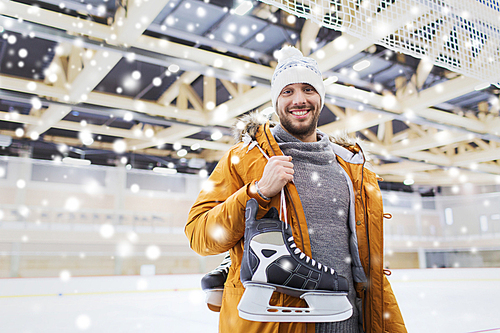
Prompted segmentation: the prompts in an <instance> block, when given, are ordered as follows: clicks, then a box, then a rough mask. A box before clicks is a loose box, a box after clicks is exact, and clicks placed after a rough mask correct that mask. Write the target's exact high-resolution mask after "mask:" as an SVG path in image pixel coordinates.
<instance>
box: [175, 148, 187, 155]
mask: <svg viewBox="0 0 500 333" xmlns="http://www.w3.org/2000/svg"><path fill="white" fill-rule="evenodd" d="M187 153H188V152H187V150H186V149H181V150H178V151H177V155H178V156H179V157H183V156H186V155H187Z"/></svg>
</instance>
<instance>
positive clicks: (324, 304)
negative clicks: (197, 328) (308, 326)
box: [238, 283, 352, 322]
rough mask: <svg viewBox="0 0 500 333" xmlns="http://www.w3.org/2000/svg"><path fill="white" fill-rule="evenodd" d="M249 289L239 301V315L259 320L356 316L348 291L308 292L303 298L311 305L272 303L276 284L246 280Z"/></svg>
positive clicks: (329, 320)
mask: <svg viewBox="0 0 500 333" xmlns="http://www.w3.org/2000/svg"><path fill="white" fill-rule="evenodd" d="M245 288H246V289H245V292H244V293H243V296H242V298H241V301H240V303H239V304H238V312H239V316H240V317H241V318H243V319H246V320H250V321H259V322H334V321H342V320H346V319H348V318H350V317H351V316H352V305H351V303H350V302H349V300H348V298H347V293H338V294H337V293H322V292H317V291H314V292H306V293H304V294H303V295H302V296H301V298H302V299H304V300H305V301H306V302H307V305H308V306H309V307H308V308H293V307H280V306H273V305H269V300H270V299H271V295H272V294H273V292H274V291H275V290H276V288H275V287H273V286H269V285H264V284H256V283H246V284H245Z"/></svg>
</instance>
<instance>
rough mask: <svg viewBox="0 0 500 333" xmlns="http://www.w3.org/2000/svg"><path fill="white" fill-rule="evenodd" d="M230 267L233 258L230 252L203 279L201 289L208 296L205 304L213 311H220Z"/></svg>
mask: <svg viewBox="0 0 500 333" xmlns="http://www.w3.org/2000/svg"><path fill="white" fill-rule="evenodd" d="M230 266H231V257H230V256H229V252H228V253H227V254H226V256H225V257H224V259H223V260H222V262H221V263H220V265H219V266H218V267H217V268H215V269H214V270H213V271H211V272H209V273H207V274H206V275H205V276H204V277H203V278H202V279H201V289H203V291H204V292H205V295H206V298H205V302H206V303H207V306H208V308H209V309H210V310H212V311H215V312H219V311H220V307H221V305H222V293H223V291H224V283H225V282H226V279H227V273H228V272H229V267H230Z"/></svg>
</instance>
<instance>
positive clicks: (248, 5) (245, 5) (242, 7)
mask: <svg viewBox="0 0 500 333" xmlns="http://www.w3.org/2000/svg"><path fill="white" fill-rule="evenodd" d="M252 8H253V4H252V2H251V1H243V2H242V3H240V4H239V6H238V7H236V9H235V10H234V13H235V14H236V15H245V14H246V13H248V11H249V10H250V9H252Z"/></svg>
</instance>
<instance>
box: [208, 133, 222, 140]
mask: <svg viewBox="0 0 500 333" xmlns="http://www.w3.org/2000/svg"><path fill="white" fill-rule="evenodd" d="M210 137H211V138H212V140H214V141H217V140H219V139H220V138H222V133H221V132H220V131H217V132H214V133H212V135H211V136H210Z"/></svg>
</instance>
